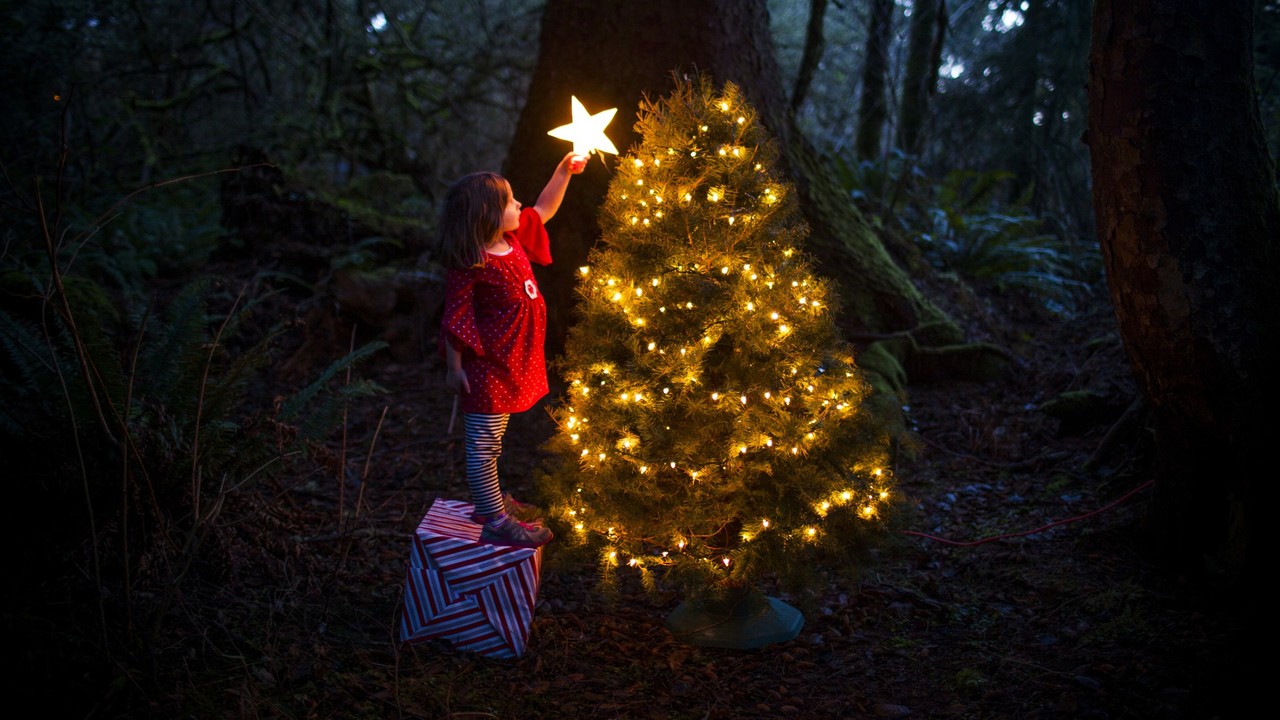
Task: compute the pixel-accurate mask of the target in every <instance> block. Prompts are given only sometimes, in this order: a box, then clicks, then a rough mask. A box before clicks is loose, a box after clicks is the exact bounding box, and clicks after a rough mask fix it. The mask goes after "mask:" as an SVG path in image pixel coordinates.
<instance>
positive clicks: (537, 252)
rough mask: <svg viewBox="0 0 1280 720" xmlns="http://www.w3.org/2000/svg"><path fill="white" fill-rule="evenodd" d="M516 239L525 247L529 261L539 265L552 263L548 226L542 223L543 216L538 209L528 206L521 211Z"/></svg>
mask: <svg viewBox="0 0 1280 720" xmlns="http://www.w3.org/2000/svg"><path fill="white" fill-rule="evenodd" d="M511 235H514V236H515V241H516V242H518V243H520V246H521V247H523V248H524V254H525V255H526V256H528V258H529V262H535V263H538V264H539V265H550V264H551V239H550V238H548V237H547V228H546V226H545V225H543V224H542V216H541V215H539V214H538V211H537V210H535V209H533V208H531V207H528V208H525V209H523V210H521V211H520V227H518V228H516V231H515V232H514V233H511Z"/></svg>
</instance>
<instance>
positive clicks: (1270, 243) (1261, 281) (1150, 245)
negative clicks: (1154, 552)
mask: <svg viewBox="0 0 1280 720" xmlns="http://www.w3.org/2000/svg"><path fill="white" fill-rule="evenodd" d="M1252 13H1253V3H1252V2H1251V0H1230V1H1229V2H1228V1H1224V2H1221V3H1214V4H1212V5H1210V4H1202V3H1180V4H1177V6H1176V7H1174V6H1173V5H1168V4H1165V3H1161V2H1159V1H1158V0H1135V1H1134V2H1117V1H1116V0H1098V2H1097V3H1096V5H1095V6H1094V16H1093V48H1092V51H1091V53H1090V57H1089V132H1088V142H1089V147H1090V154H1091V157H1092V164H1093V200H1094V207H1095V215H1096V218H1097V226H1098V233H1099V240H1100V242H1101V245H1102V251H1103V256H1104V259H1105V261H1106V268H1107V279H1108V283H1109V285H1110V290H1111V299H1112V301H1113V303H1114V304H1115V311H1116V318H1117V320H1118V321H1119V327H1120V333H1121V336H1122V338H1123V340H1124V344H1125V348H1126V351H1127V353H1128V356H1129V359H1130V362H1131V364H1132V366H1133V371H1134V374H1135V376H1136V377H1137V380H1138V382H1139V384H1140V386H1141V388H1142V389H1143V391H1144V393H1145V395H1146V397H1147V399H1148V401H1149V402H1150V405H1151V410H1152V413H1153V421H1154V425H1155V431H1156V440H1157V467H1156V490H1155V495H1154V501H1153V507H1152V521H1153V526H1154V527H1153V530H1154V540H1155V542H1156V544H1157V546H1158V547H1159V548H1161V549H1162V550H1164V551H1166V555H1167V557H1168V558H1169V559H1173V560H1177V561H1180V563H1182V565H1183V566H1184V567H1185V566H1186V564H1187V561H1190V564H1191V566H1192V567H1197V566H1198V567H1199V569H1200V570H1201V571H1203V570H1205V569H1206V568H1207V566H1209V565H1212V566H1213V567H1216V568H1219V569H1220V570H1222V571H1225V574H1226V576H1227V577H1228V578H1230V579H1233V580H1237V581H1241V582H1245V583H1248V582H1249V581H1250V580H1251V579H1252V578H1253V577H1254V576H1256V569H1257V564H1258V561H1257V558H1256V548H1251V547H1250V533H1251V529H1252V526H1253V525H1255V524H1257V520H1256V515H1257V512H1258V510H1259V507H1258V500H1257V497H1256V496H1257V493H1258V487H1257V480H1258V478H1257V473H1258V471H1259V469H1261V468H1265V467H1267V466H1268V465H1270V464H1271V460H1272V459H1273V458H1272V456H1271V454H1270V453H1269V452H1268V450H1270V448H1271V447H1272V446H1274V440H1273V439H1272V438H1271V433H1270V432H1269V431H1268V430H1267V429H1268V428H1269V427H1270V426H1271V420H1272V419H1271V418H1268V413H1267V411H1268V410H1270V409H1271V408H1270V407H1269V405H1270V403H1272V402H1273V401H1274V399H1275V397H1276V394H1275V381H1274V380H1273V378H1274V375H1275V372H1276V367H1277V361H1278V360H1280V358H1277V352H1276V350H1275V349H1274V348H1275V346H1276V342H1275V337H1276V333H1277V330H1280V328H1277V325H1278V324H1280V323H1278V322H1277V319H1276V318H1277V315H1276V312H1275V311H1276V308H1277V300H1280V298H1278V297H1277V295H1278V294H1280V293H1278V292H1277V287H1278V286H1280V284H1277V283H1276V282H1275V278H1274V275H1275V268H1276V260H1277V258H1276V233H1277V231H1278V230H1280V199H1278V198H1277V193H1276V186H1275V182H1274V178H1275V175H1274V171H1273V168H1272V166H1271V160H1270V158H1269V156H1268V154H1267V149H1266V145H1265V141H1264V137H1263V133H1262V125H1261V121H1260V115H1259V111H1258V104H1257V98H1256V95H1255V92H1254V82H1253V58H1252V54H1251V48H1252V46H1253V45H1252V37H1251V36H1252ZM1202 559H1207V560H1208V562H1201V561H1202Z"/></svg>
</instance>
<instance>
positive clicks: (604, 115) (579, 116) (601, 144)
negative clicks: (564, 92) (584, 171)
mask: <svg viewBox="0 0 1280 720" xmlns="http://www.w3.org/2000/svg"><path fill="white" fill-rule="evenodd" d="M570 100H572V102H573V122H571V123H569V124H568V125H561V126H560V127H558V128H556V129H555V130H550V131H548V132H547V134H548V135H550V136H551V137H554V138H559V139H561V140H568V141H569V142H571V143H573V152H574V154H576V155H589V154H590V153H592V152H593V151H596V150H599V151H600V152H607V153H611V154H613V155H617V154H618V148H616V147H614V146H613V141H612V140H610V139H609V136H607V135H605V134H604V129H605V127H606V126H608V125H609V122H610V121H611V120H613V115H614V113H616V112H618V108H609V109H608V110H602V111H600V112H598V113H596V114H595V115H592V114H591V113H588V112H587V109H586V108H585V107H583V106H582V103H581V102H579V101H578V98H576V97H573V96H570Z"/></svg>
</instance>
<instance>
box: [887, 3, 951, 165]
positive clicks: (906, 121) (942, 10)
mask: <svg viewBox="0 0 1280 720" xmlns="http://www.w3.org/2000/svg"><path fill="white" fill-rule="evenodd" d="M946 29H947V3H946V0H916V2H914V3H913V4H912V6H911V25H910V31H909V35H908V37H907V68H906V73H905V75H904V76H903V78H902V107H901V109H900V111H899V115H898V147H899V148H901V149H902V151H903V152H905V153H908V154H911V155H915V154H918V153H919V152H920V150H921V148H922V144H921V133H923V132H924V125H925V121H926V120H927V119H928V117H929V99H930V98H932V97H933V94H934V92H935V91H936V90H937V87H938V65H939V63H940V61H941V58H942V40H943V38H944V37H945V35H946Z"/></svg>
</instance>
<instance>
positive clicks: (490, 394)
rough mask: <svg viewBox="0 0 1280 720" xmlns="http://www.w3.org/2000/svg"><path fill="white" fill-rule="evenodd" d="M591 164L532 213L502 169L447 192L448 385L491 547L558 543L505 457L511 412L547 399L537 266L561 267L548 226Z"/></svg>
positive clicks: (559, 170)
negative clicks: (507, 480)
mask: <svg viewBox="0 0 1280 720" xmlns="http://www.w3.org/2000/svg"><path fill="white" fill-rule="evenodd" d="M586 164H587V157H586V156H583V155H575V154H573V153H569V154H568V155H565V156H564V159H562V160H561V161H560V164H559V165H557V166H556V169H555V172H554V173H552V175H551V179H550V180H549V181H547V185H546V187H544V188H543V189H542V193H541V194H540V195H538V202H537V203H536V204H535V205H534V206H533V207H531V208H524V209H521V205H520V203H519V202H518V201H517V200H516V199H515V198H514V197H512V195H511V186H510V185H509V184H508V183H507V181H506V180H504V179H503V178H502V177H501V176H499V175H496V174H494V173H487V172H481V173H474V174H471V175H467V176H465V177H463V178H462V179H460V180H458V181H457V182H455V183H454V184H453V185H452V186H451V187H450V188H449V191H448V193H447V194H446V195H445V199H444V212H443V215H442V218H441V223H440V242H441V246H442V249H443V251H444V262H445V265H446V267H448V268H449V273H448V276H447V278H446V280H445V306H444V321H443V327H442V332H441V340H442V342H443V345H444V351H445V359H446V361H447V363H448V373H447V374H446V375H445V385H446V386H447V387H448V388H449V391H450V392H452V393H454V394H458V395H460V406H461V409H462V413H463V414H462V419H463V427H464V429H465V431H466V451H467V485H468V486H469V487H470V489H471V501H472V502H473V503H474V504H475V508H476V514H475V516H473V519H476V520H477V521H482V522H484V529H483V530H482V531H481V533H480V540H481V542H487V543H492V544H494V545H507V546H514V547H540V546H542V545H545V544H547V543H548V542H550V541H551V531H550V530H548V529H547V528H545V527H542V526H540V525H531V524H526V523H523V522H521V521H519V520H518V519H516V518H515V517H514V516H513V515H511V514H510V513H511V512H512V511H514V510H516V509H518V508H520V507H522V506H523V507H527V506H524V505H523V503H518V502H516V501H515V500H514V499H512V498H511V496H510V494H508V493H503V492H502V488H501V486H500V484H499V482H498V455H499V453H501V452H502V436H503V433H505V432H506V429H507V420H508V418H510V416H511V413H513V412H523V411H525V410H528V409H529V408H530V407H532V406H533V404H534V403H535V402H537V401H538V400H539V399H540V398H542V396H543V395H546V394H547V370H546V360H545V358H544V356H543V347H542V346H543V340H544V338H545V337H546V326H547V305H546V303H545V302H544V301H543V299H542V293H541V292H540V291H539V290H538V284H537V281H535V280H534V277H533V268H532V267H531V266H530V265H529V262H530V261H533V262H536V263H538V264H539V265H547V264H549V263H550V262H551V252H550V244H549V240H548V238H547V231H546V229H545V228H544V227H543V223H545V222H546V221H548V220H550V219H551V218H552V216H553V215H555V214H556V210H557V209H559V207H560V201H561V200H563V199H564V192H565V189H566V188H567V187H568V186H569V178H570V177H571V176H573V175H577V174H579V173H581V172H582V171H583V169H584V168H585V167H586Z"/></svg>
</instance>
